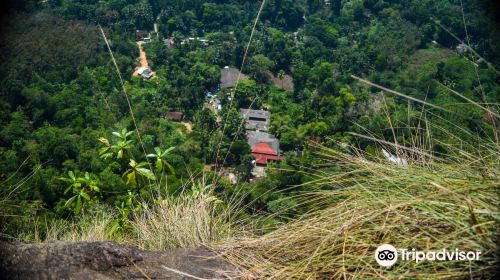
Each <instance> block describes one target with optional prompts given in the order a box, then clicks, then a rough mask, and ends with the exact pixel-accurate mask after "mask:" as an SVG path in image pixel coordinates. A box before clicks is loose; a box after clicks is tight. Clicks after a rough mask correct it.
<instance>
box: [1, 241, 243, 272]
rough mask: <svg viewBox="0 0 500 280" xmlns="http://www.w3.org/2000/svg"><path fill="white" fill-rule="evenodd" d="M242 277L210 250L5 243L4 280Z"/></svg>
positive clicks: (97, 244) (116, 245)
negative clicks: (163, 250) (157, 249)
mask: <svg viewBox="0 0 500 280" xmlns="http://www.w3.org/2000/svg"><path fill="white" fill-rule="evenodd" d="M236 272H237V270H236V268H235V267H234V266H232V265H230V264H229V263H227V262H225V261H224V260H222V259H221V258H219V257H218V256H217V254H216V253H214V252H213V251H211V250H209V249H207V248H195V249H174V250H171V251H166V252H153V251H144V250H141V249H138V248H134V247H129V246H124V245H118V244H116V243H114V242H107V241H105V242H77V243H73V242H55V243H43V244H21V245H12V244H8V243H4V242H0V278H1V279H174V280H176V279H228V278H230V277H234V275H235V274H236ZM233 279H234V278H233Z"/></svg>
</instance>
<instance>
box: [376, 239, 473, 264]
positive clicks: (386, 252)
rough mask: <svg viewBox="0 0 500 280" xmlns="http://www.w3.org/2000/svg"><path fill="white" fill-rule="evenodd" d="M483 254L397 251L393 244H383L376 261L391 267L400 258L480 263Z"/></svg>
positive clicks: (446, 251)
mask: <svg viewBox="0 0 500 280" xmlns="http://www.w3.org/2000/svg"><path fill="white" fill-rule="evenodd" d="M480 255H481V252H479V251H461V250H458V249H454V250H448V249H441V250H436V251H426V252H425V251H417V250H415V249H411V250H409V249H396V248H395V247H394V246H392V245H391V244H382V245H380V246H379V247H378V248H377V250H375V254H374V257H375V260H376V261H377V263H378V264H379V265H381V266H385V267H391V266H393V265H394V264H395V263H396V261H397V260H398V256H399V257H400V258H401V260H403V261H407V260H410V261H415V262H416V263H419V262H422V261H425V260H427V261H466V260H467V261H478V260H479V258H480Z"/></svg>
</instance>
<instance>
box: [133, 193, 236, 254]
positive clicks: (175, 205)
mask: <svg viewBox="0 0 500 280" xmlns="http://www.w3.org/2000/svg"><path fill="white" fill-rule="evenodd" d="M237 219H238V214H237V212H235V208H233V207H231V206H230V205H227V204H225V203H223V202H222V201H220V200H219V199H217V198H216V197H215V196H213V195H211V194H210V192H208V191H205V190H204V189H202V190H201V191H200V192H197V193H196V194H195V195H193V194H191V195H181V196H179V197H175V198H169V199H165V200H161V201H159V202H158V203H156V204H154V205H153V206H147V205H144V206H143V208H142V210H140V211H139V212H138V213H137V214H135V215H134V218H133V220H132V222H131V224H132V228H133V234H134V236H133V239H134V240H135V243H136V245H137V246H139V247H141V248H144V249H154V250H166V249H171V248H178V247H182V248H186V247H198V246H201V245H207V244H213V243H216V242H220V241H223V240H227V239H228V238H230V237H231V236H232V235H233V234H234V233H235V232H237V231H238V222H237Z"/></svg>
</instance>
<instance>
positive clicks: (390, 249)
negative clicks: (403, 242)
mask: <svg viewBox="0 0 500 280" xmlns="http://www.w3.org/2000/svg"><path fill="white" fill-rule="evenodd" d="M375 260H376V261H377V263H378V264H379V265H381V266H385V267H390V266H392V265H393V264H395V263H396V261H397V260H398V251H397V250H396V248H394V246H392V245H391V244H382V245H380V246H378V248H377V250H376V251H375Z"/></svg>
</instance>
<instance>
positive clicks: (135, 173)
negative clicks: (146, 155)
mask: <svg viewBox="0 0 500 280" xmlns="http://www.w3.org/2000/svg"><path fill="white" fill-rule="evenodd" d="M128 165H129V169H127V171H125V173H123V175H122V177H123V179H124V180H125V184H126V185H127V186H131V187H135V189H136V192H137V193H139V190H140V186H141V185H146V184H147V183H146V182H147V181H149V180H155V178H156V177H155V175H154V173H153V171H151V170H150V169H149V168H148V167H149V163H148V162H141V163H137V162H136V161H135V160H133V159H130V162H129V164H128Z"/></svg>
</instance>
